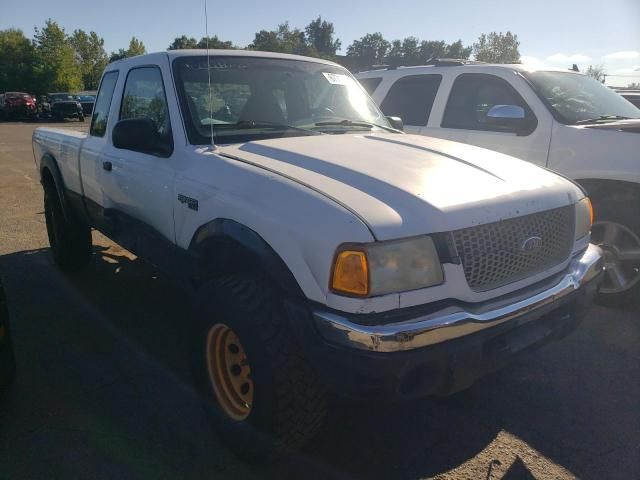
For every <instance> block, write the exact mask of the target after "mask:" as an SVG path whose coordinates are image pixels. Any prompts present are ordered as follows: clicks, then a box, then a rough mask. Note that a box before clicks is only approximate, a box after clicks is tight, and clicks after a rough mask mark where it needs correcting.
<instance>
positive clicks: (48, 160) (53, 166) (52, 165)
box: [40, 153, 72, 221]
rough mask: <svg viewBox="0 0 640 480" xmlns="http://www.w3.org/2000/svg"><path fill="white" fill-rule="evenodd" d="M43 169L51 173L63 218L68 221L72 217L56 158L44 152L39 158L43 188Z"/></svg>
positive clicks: (43, 185)
mask: <svg viewBox="0 0 640 480" xmlns="http://www.w3.org/2000/svg"><path fill="white" fill-rule="evenodd" d="M45 170H48V171H49V173H51V177H52V178H53V183H54V185H55V187H56V192H57V194H58V198H59V200H60V205H61V206H62V214H63V215H64V218H65V220H67V221H70V220H71V219H72V212H71V208H70V206H69V202H68V201H67V197H66V195H65V186H64V180H63V179H62V174H61V173H60V168H59V167H58V162H56V159H55V158H53V157H52V156H51V155H50V154H48V153H47V154H45V155H44V156H43V157H42V159H41V160H40V184H41V185H42V187H43V188H45V182H44V172H45Z"/></svg>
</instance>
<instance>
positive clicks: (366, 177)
mask: <svg viewBox="0 0 640 480" xmlns="http://www.w3.org/2000/svg"><path fill="white" fill-rule="evenodd" d="M218 153H219V154H221V155H222V156H224V157H227V158H231V159H234V160H236V161H242V162H245V163H250V164H253V165H255V166H258V167H260V168H264V169H267V170H269V171H271V172H273V173H277V174H279V175H282V176H285V177H288V178H289V179H292V180H294V181H296V182H299V183H301V184H304V185H306V186H308V187H309V188H311V189H313V190H315V191H317V192H320V193H321V194H323V195H325V196H327V197H330V198H332V199H333V200H334V201H336V202H337V203H339V204H340V205H342V206H343V207H345V208H347V209H349V210H351V211H352V212H353V213H354V214H355V215H357V216H358V217H359V218H360V219H361V220H362V221H363V222H364V223H365V224H366V225H367V226H368V227H369V229H370V231H371V233H372V234H373V235H374V237H375V238H376V239H378V240H387V239H393V238H400V237H408V236H412V235H420V234H426V233H436V232H444V231H452V230H457V229H460V228H466V227H470V226H473V225H478V224H483V223H490V222H495V221H499V220H502V219H507V218H512V217H516V216H521V215H527V214H530V213H535V212H539V211H542V210H547V209H551V208H556V207H560V206H565V205H568V204H571V203H575V202H576V201H577V200H579V199H580V198H581V197H582V195H583V194H582V191H581V190H580V189H579V188H578V187H577V186H575V185H574V184H573V183H572V182H570V181H568V180H565V179H564V178H562V177H560V176H558V175H555V174H553V173H551V172H549V171H547V170H544V169H542V168H539V167H536V166H534V165H531V164H529V163H526V162H524V161H520V160H517V159H515V158H513V157H510V156H507V155H502V154H499V153H496V152H493V151H491V150H486V149H483V148H478V147H473V146H469V145H465V144H461V143H456V142H450V141H447V140H441V139H435V138H428V137H422V136H416V135H399V134H366V135H355V134H344V135H318V136H305V137H295V138H286V139H276V140H265V141H257V142H249V143H245V144H240V145H232V146H219V147H218Z"/></svg>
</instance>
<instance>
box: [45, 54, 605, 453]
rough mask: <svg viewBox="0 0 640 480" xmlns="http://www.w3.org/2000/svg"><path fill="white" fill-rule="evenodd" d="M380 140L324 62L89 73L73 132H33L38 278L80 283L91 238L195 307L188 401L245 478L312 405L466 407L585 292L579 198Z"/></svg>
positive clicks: (468, 156) (357, 92) (491, 168)
mask: <svg viewBox="0 0 640 480" xmlns="http://www.w3.org/2000/svg"><path fill="white" fill-rule="evenodd" d="M392 125H397V119H390V120H389V119H387V118H386V117H385V116H384V115H383V114H382V113H381V112H380V110H379V109H378V107H377V106H376V105H375V103H374V102H373V101H372V100H371V99H370V98H369V96H368V95H367V94H366V92H365V91H364V90H363V89H362V87H361V86H360V85H359V84H358V82H357V81H356V80H355V79H354V77H352V76H351V74H350V73H349V72H348V71H346V70H345V69H344V68H342V67H340V66H338V65H337V64H335V63H332V62H328V61H324V60H319V59H311V58H305V57H299V56H291V55H280V54H275V53H260V52H250V51H232V50H221V51H218V50H211V51H210V52H209V54H207V51H206V50H177V51H171V52H162V53H156V54H148V55H143V56H139V57H133V58H128V59H125V60H120V61H117V62H114V63H111V64H110V65H108V66H107V68H106V70H105V72H104V74H103V76H102V80H101V83H100V88H99V92H98V95H97V98H96V103H95V107H94V112H93V116H92V119H91V126H90V128H89V132H88V133H81V132H74V131H70V130H68V129H64V130H61V129H56V128H38V129H36V130H35V132H34V134H33V150H34V154H35V162H36V165H37V169H38V172H39V175H40V178H41V181H42V186H43V188H44V205H45V216H46V225H47V232H48V234H49V241H50V244H51V251H52V254H53V258H54V260H55V262H56V263H57V265H59V267H60V268H62V269H63V270H67V271H73V270H77V269H79V268H82V267H85V266H86V265H87V264H88V263H89V261H90V258H91V256H92V245H91V242H92V240H91V229H97V230H99V231H101V232H103V233H104V234H105V235H107V236H108V237H110V238H111V239H113V240H114V241H115V242H117V243H119V244H120V245H122V246H124V247H125V248H127V249H128V250H130V251H131V252H134V253H135V254H136V255H138V256H139V257H140V258H141V259H144V260H146V261H147V262H150V263H151V264H153V265H155V266H156V267H157V268H159V269H160V270H161V271H164V272H166V274H167V275H168V276H171V277H173V278H174V279H175V281H176V284H177V285H179V286H181V287H183V288H185V289H186V290H188V291H190V292H192V293H193V296H194V302H195V305H196V308H195V309H194V310H195V312H196V313H195V316H194V318H192V319H189V320H187V319H182V318H181V319H179V320H180V321H183V322H184V328H185V329H188V330H189V331H190V332H191V333H190V334H191V346H190V348H189V351H188V352H185V354H187V355H189V356H191V359H192V363H193V366H194V386H195V388H196V389H197V390H198V391H199V392H200V393H201V394H202V398H203V399H204V403H205V405H206V408H207V411H208V412H210V413H211V415H210V417H211V420H212V422H213V425H214V426H215V428H216V429H217V430H218V431H219V432H220V436H221V438H222V439H223V440H224V441H225V442H226V443H227V444H228V445H229V446H230V447H231V448H232V449H233V450H234V451H235V452H236V453H237V454H238V455H240V456H241V457H243V458H244V459H246V460H248V461H261V460H266V459H268V458H271V457H272V456H273V455H276V454H278V453H280V452H282V450H283V449H284V448H290V447H299V446H301V445H302V444H304V443H305V442H306V441H307V440H308V439H309V438H311V437H312V436H313V434H314V432H316V431H317V429H318V428H319V426H320V425H321V424H322V421H323V418H324V416H325V412H326V402H327V396H328V395H329V394H331V393H334V394H339V395H346V396H351V397H356V398H361V399H373V398H385V399H396V400H402V399H408V398H416V397H423V396H427V395H444V394H448V393H452V392H455V391H458V390H461V389H464V388H467V387H469V386H470V385H471V384H472V383H473V382H474V381H475V380H477V379H478V378H480V377H481V376H482V375H484V374H486V373H488V372H491V371H493V370H495V369H496V368H498V367H500V366H502V365H505V364H507V363H509V362H510V361H511V359H512V358H513V356H514V355H516V354H518V353H519V352H521V351H523V350H526V349H529V348H531V347H535V346H538V345H540V344H542V343H544V342H545V341H548V340H551V339H556V338H559V337H562V336H563V335H566V334H567V333H568V332H570V331H571V330H572V329H573V328H574V327H575V326H576V325H577V323H578V322H579V320H580V318H581V317H582V315H583V313H584V311H585V310H586V309H587V308H588V306H589V305H590V303H591V302H592V299H593V297H594V294H595V293H596V291H597V288H598V283H599V278H600V273H601V271H602V267H603V259H602V255H601V250H600V248H598V247H597V246H594V245H592V244H591V243H590V228H591V205H590V202H589V199H588V198H587V197H586V196H585V193H584V191H583V190H582V189H581V188H580V187H579V186H577V185H576V184H574V183H573V182H571V181H570V180H567V179H565V178H563V177H560V176H558V175H556V174H554V173H551V172H549V171H547V170H545V169H542V168H539V167H537V166H534V165H531V164H530V163H527V162H524V161H520V160H516V159H514V158H511V157H508V156H505V155H502V154H499V153H495V152H492V151H489V150H485V149H482V148H477V147H472V146H468V145H464V144H461V143H456V142H451V141H447V140H439V139H431V138H424V137H421V136H416V135H407V134H403V133H402V132H399V131H398V130H396V129H394V128H393V127H392Z"/></svg>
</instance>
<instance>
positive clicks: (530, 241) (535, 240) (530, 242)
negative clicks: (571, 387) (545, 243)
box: [520, 237, 542, 255]
mask: <svg viewBox="0 0 640 480" xmlns="http://www.w3.org/2000/svg"><path fill="white" fill-rule="evenodd" d="M541 248H542V238H540V237H529V238H527V239H526V240H525V241H524V242H522V245H520V251H521V252H522V253H524V254H526V255H529V254H531V253H535V252H537V251H538V250H540V249H541Z"/></svg>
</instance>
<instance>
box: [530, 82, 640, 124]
mask: <svg viewBox="0 0 640 480" xmlns="http://www.w3.org/2000/svg"><path fill="white" fill-rule="evenodd" d="M524 76H525V77H526V78H527V79H528V80H529V81H530V82H531V83H532V84H533V86H534V88H535V89H536V90H537V92H538V94H539V95H541V96H542V97H543V98H544V99H545V100H547V102H548V103H549V105H550V106H551V108H552V109H553V110H554V112H555V113H556V114H557V116H559V117H560V119H561V121H562V122H564V123H567V124H576V123H578V122H582V121H585V120H601V119H603V118H602V117H610V118H609V120H610V121H615V120H616V119H617V118H616V117H624V118H640V110H638V109H637V108H636V107H634V106H633V105H631V104H630V103H629V102H628V101H626V100H625V99H624V98H622V97H621V96H620V95H619V94H617V93H616V92H614V91H613V90H611V89H609V88H607V87H605V86H604V85H602V84H601V83H600V82H598V81H597V80H595V79H593V78H591V77H587V76H586V75H578V74H575V73H571V72H545V71H538V72H526V73H524ZM604 120H606V119H604Z"/></svg>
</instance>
